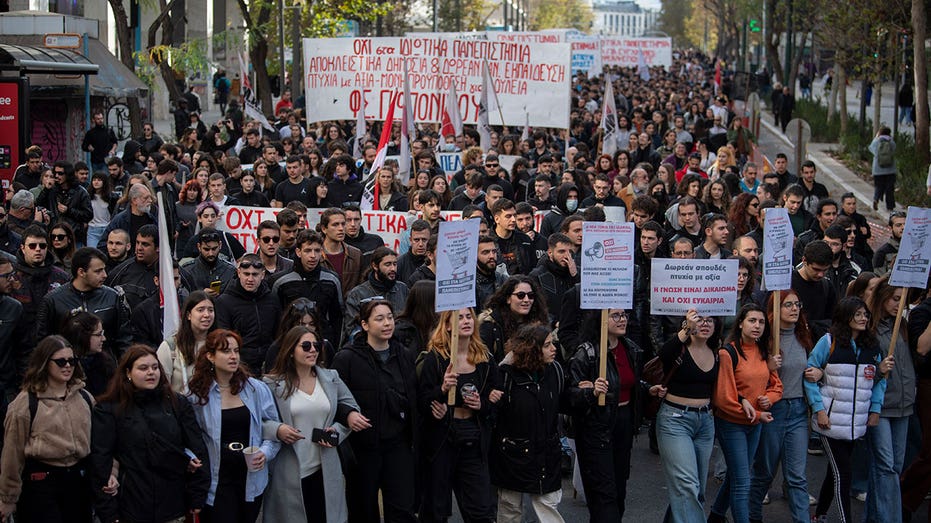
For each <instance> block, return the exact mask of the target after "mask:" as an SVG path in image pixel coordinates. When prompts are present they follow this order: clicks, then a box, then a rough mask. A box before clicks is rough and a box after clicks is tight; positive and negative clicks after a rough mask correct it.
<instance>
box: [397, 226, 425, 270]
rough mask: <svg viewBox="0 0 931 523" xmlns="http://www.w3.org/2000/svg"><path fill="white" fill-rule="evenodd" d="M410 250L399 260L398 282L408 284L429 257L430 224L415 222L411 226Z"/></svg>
mask: <svg viewBox="0 0 931 523" xmlns="http://www.w3.org/2000/svg"><path fill="white" fill-rule="evenodd" d="M410 229H411V237H410V244H411V246H410V249H409V250H408V251H407V252H405V253H404V254H402V255H401V257H400V258H398V281H403V282H406V281H407V280H408V279H409V278H410V277H411V275H412V274H414V271H416V270H417V267H420V266H421V265H423V263H424V260H425V259H426V256H427V241H428V240H430V236H431V233H430V223H429V222H427V221H426V220H414V222H413V223H411V225H410Z"/></svg>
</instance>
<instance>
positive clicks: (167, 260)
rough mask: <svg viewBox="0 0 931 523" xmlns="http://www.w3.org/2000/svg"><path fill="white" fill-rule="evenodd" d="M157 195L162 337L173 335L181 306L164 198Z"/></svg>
mask: <svg viewBox="0 0 931 523" xmlns="http://www.w3.org/2000/svg"><path fill="white" fill-rule="evenodd" d="M156 196H157V197H158V245H159V247H158V291H159V293H161V300H162V339H163V340H167V339H168V338H170V337H172V336H174V335H175V333H176V332H178V324H179V323H180V322H181V308H180V307H179V306H178V288H177V287H175V270H174V266H173V265H174V264H173V263H172V260H171V243H170V240H169V237H168V224H167V222H166V221H165V199H164V198H163V196H162V193H161V192H159V193H158V194H157V195H156Z"/></svg>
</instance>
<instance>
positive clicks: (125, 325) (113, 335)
mask: <svg viewBox="0 0 931 523" xmlns="http://www.w3.org/2000/svg"><path fill="white" fill-rule="evenodd" d="M71 275H72V277H73V278H72V280H71V283H69V284H66V285H62V286H61V287H58V288H57V289H55V290H53V291H52V292H50V293H48V294H47V295H46V296H45V299H43V300H42V305H41V306H40V307H39V311H38V314H37V315H36V338H37V339H40V340H41V339H42V338H44V337H46V336H48V335H49V334H54V333H56V332H58V327H59V325H61V324H62V323H63V322H64V321H65V319H66V318H67V317H68V315H69V314H71V312H72V311H74V310H84V311H87V312H90V313H91V314H94V315H96V316H97V317H98V318H100V323H101V325H102V326H103V329H104V333H105V335H106V341H105V342H104V347H105V348H106V349H107V350H109V351H110V354H112V355H113V356H114V357H117V358H118V357H119V356H120V355H122V354H123V351H125V350H126V349H127V348H128V347H129V345H130V343H132V336H131V335H130V334H131V332H130V325H129V309H127V308H126V302H125V301H124V300H123V297H122V296H120V294H119V293H118V292H117V291H116V290H114V289H113V288H112V287H107V286H106V285H104V281H106V279H107V265H106V257H104V255H103V253H102V252H100V251H98V250H97V249H95V248H93V247H82V248H80V249H78V250H77V251H75V253H74V256H73V257H72V258H71Z"/></svg>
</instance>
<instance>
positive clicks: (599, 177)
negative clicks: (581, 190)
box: [582, 173, 627, 209]
mask: <svg viewBox="0 0 931 523" xmlns="http://www.w3.org/2000/svg"><path fill="white" fill-rule="evenodd" d="M592 188H593V189H594V190H595V192H594V193H593V194H592V195H591V196H589V197H588V198H585V199H584V200H582V208H583V209H587V208H589V207H591V206H593V205H602V206H604V207H627V206H626V205H625V204H624V200H621V199H620V198H618V197H617V196H615V195H614V194H612V193H611V178H609V177H608V175H607V174H605V173H598V174H596V175H595V181H594V183H592Z"/></svg>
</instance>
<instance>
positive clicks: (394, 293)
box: [343, 246, 409, 343]
mask: <svg viewBox="0 0 931 523" xmlns="http://www.w3.org/2000/svg"><path fill="white" fill-rule="evenodd" d="M371 258H372V259H371V262H370V264H369V270H368V272H367V273H366V277H365V281H363V282H362V283H360V284H359V285H356V286H355V287H353V288H352V290H350V291H349V292H348V293H347V294H346V313H345V316H344V317H343V342H344V343H345V342H347V341H349V340H351V339H352V335H353V334H355V332H356V331H358V329H359V324H358V323H357V322H356V316H358V315H359V308H360V307H361V306H362V303H363V302H366V301H369V300H372V299H385V300H388V301H389V302H391V306H392V307H393V308H394V310H396V311H402V310H404V304H405V303H407V294H408V292H409V289H408V287H407V284H405V283H404V282H400V281H398V253H396V252H394V251H392V250H391V249H389V248H387V247H385V246H381V247H379V248H377V249H375V251H374V252H372V256H371Z"/></svg>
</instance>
